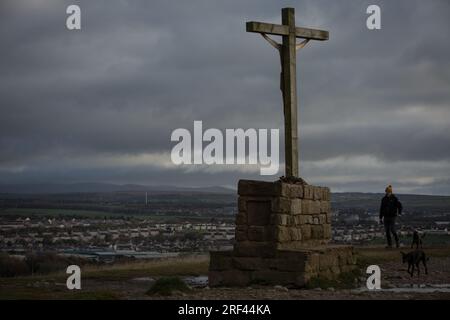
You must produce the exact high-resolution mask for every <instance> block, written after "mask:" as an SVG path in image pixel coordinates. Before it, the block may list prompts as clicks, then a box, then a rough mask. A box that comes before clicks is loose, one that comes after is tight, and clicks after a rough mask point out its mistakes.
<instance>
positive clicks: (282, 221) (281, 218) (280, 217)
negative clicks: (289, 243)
mask: <svg viewBox="0 0 450 320" xmlns="http://www.w3.org/2000/svg"><path fill="white" fill-rule="evenodd" d="M270 220H271V224H272V225H278V226H291V225H294V224H295V220H294V216H292V215H290V214H284V213H275V214H272V216H271V218H270Z"/></svg>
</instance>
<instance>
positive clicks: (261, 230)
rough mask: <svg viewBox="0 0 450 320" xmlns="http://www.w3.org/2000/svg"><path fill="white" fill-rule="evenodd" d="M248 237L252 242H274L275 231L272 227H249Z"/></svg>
mask: <svg viewBox="0 0 450 320" xmlns="http://www.w3.org/2000/svg"><path fill="white" fill-rule="evenodd" d="M247 236H248V240H250V241H272V240H273V229H272V228H271V227H270V226H249V227H248V230H247Z"/></svg>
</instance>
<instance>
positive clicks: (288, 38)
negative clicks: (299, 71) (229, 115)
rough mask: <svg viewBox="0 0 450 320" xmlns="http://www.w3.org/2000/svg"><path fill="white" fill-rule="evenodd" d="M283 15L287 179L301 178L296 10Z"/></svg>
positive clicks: (287, 11)
mask: <svg viewBox="0 0 450 320" xmlns="http://www.w3.org/2000/svg"><path fill="white" fill-rule="evenodd" d="M281 15H282V24H283V25H285V26H287V27H288V28H289V33H288V34H287V35H284V36H283V48H282V62H283V66H282V68H283V79H282V81H283V88H284V90H283V95H284V97H283V103H284V106H283V108H284V130H285V132H284V144H285V166H286V168H285V170H286V176H287V177H299V169H298V130H297V81H296V49H295V45H296V30H295V10H294V8H283V9H282V10H281Z"/></svg>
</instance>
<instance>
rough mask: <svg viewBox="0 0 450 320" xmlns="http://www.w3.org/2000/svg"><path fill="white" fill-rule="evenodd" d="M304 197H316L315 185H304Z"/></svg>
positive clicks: (311, 198)
mask: <svg viewBox="0 0 450 320" xmlns="http://www.w3.org/2000/svg"><path fill="white" fill-rule="evenodd" d="M303 199H306V200H313V199H314V186H310V185H305V186H303Z"/></svg>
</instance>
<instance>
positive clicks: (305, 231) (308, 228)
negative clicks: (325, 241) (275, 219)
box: [300, 224, 312, 241]
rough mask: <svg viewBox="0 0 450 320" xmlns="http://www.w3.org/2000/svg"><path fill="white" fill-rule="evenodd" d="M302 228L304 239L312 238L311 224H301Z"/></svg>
mask: <svg viewBox="0 0 450 320" xmlns="http://www.w3.org/2000/svg"><path fill="white" fill-rule="evenodd" d="M300 230H301V232H302V240H305V241H306V240H310V239H311V236H312V231H311V225H309V224H304V225H302V226H300Z"/></svg>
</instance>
